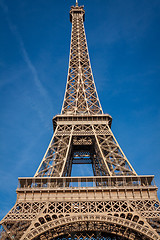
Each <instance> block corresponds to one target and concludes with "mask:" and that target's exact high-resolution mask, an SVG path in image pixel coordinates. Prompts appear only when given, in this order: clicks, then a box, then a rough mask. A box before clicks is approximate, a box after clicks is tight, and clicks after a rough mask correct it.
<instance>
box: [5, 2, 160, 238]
mask: <svg viewBox="0 0 160 240" xmlns="http://www.w3.org/2000/svg"><path fill="white" fill-rule="evenodd" d="M84 16H85V11H84V7H83V6H78V1H76V6H73V7H71V10H70V21H71V23H72V33H71V46H70V58H69V69H68V77H67V84H66V91H65V95H64V101H63V105H62V110H61V114H60V115H56V116H55V117H54V118H53V129H54V134H53V137H52V139H51V142H50V144H49V146H48V148H47V151H46V153H45V155H44V157H43V159H42V161H41V163H40V165H39V167H38V169H37V171H36V173H35V175H34V177H28V178H19V179H18V181H19V184H18V188H17V200H16V203H15V205H14V207H13V208H12V209H11V210H10V211H9V213H8V214H7V215H6V216H5V217H4V218H3V219H2V220H1V225H2V227H3V230H2V232H1V239H3V240H8V239H10V240H11V239H14V240H62V239H63V240H64V239H74V240H75V239H77V240H78V239H83V240H85V239H92V240H94V239H99V240H101V239H104V240H108V239H109V240H116V239H117V240H124V239H130V240H158V239H160V237H159V234H160V203H159V201H158V198H157V187H156V186H155V184H154V176H152V175H147V176H141V175H140V176H139V175H137V173H136V172H135V170H134V169H133V167H132V165H131V163H130V162H129V161H128V159H127V157H126V156H125V154H124V153H123V151H122V149H121V148H120V146H119V144H118V142H117V140H116V138H115V136H114V135H113V133H112V131H111V123H112V118H111V116H110V115H108V114H104V113H103V110H102V107H101V104H100V101H99V98H98V94H97V91H96V87H95V83H94V78H93V74H92V69H91V64H90V59H89V53H88V47H87V41H86V35H85V30H84ZM86 163H87V164H91V166H92V169H93V175H94V176H93V177H88V176H85V177H72V175H71V172H72V166H73V164H86Z"/></svg>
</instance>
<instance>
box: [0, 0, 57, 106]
mask: <svg viewBox="0 0 160 240" xmlns="http://www.w3.org/2000/svg"><path fill="white" fill-rule="evenodd" d="M0 6H1V8H2V9H3V12H4V14H5V17H6V20H7V23H8V26H9V28H10V30H11V32H12V34H13V35H14V36H15V38H16V40H17V42H18V44H19V47H20V50H21V53H22V57H23V59H24V61H25V63H26V64H27V67H28V68H29V70H30V72H31V74H32V76H33V81H34V83H35V85H36V87H37V90H38V91H39V93H40V95H41V96H42V97H43V98H44V99H45V101H46V102H47V105H48V106H49V108H50V109H51V108H52V102H51V100H50V98H49V94H48V93H47V91H46V89H45V88H44V86H43V85H42V83H41V81H40V79H39V77H38V73H37V70H36V68H35V66H34V65H33V63H32V61H31V59H30V58H29V55H28V53H27V51H26V48H25V46H24V42H23V40H22V37H21V35H20V33H19V32H18V30H17V27H16V25H15V24H13V22H12V21H11V19H10V16H9V10H8V7H7V5H6V4H5V3H4V2H3V0H0Z"/></svg>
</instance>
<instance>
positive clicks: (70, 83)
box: [61, 1, 103, 115]
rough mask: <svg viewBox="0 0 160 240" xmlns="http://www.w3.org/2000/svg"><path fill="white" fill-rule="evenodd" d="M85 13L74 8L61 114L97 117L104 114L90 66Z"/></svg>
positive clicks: (81, 8)
mask: <svg viewBox="0 0 160 240" xmlns="http://www.w3.org/2000/svg"><path fill="white" fill-rule="evenodd" d="M84 16H85V11H84V7H83V6H78V1H76V6H72V7H71V10H70V21H71V22H72V36H71V46H70V60H69V69H68V79H67V85H66V92H65V96H64V102H63V106H62V112H61V114H71V115H81V114H82V115H93V114H94V115H95V114H102V113H103V112H102V107H101V105H100V101H99V99H98V94H97V91H96V87H95V83H94V79H93V74H92V69H91V65H90V59H89V53H88V47H87V41H86V35H85V30H84V24H83V22H84Z"/></svg>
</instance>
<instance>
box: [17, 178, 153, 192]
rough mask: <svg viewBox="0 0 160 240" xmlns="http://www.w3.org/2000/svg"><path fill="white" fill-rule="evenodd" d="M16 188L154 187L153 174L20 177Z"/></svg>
mask: <svg viewBox="0 0 160 240" xmlns="http://www.w3.org/2000/svg"><path fill="white" fill-rule="evenodd" d="M18 181H19V183H18V188H17V190H24V189H35V190H36V189H37V190H38V189H58V188H65V189H66V188H75V189H76V188H95V187H96V188H130V187H131V188H134V187H135V188H137V187H140V188H150V187H154V188H156V185H155V182H154V176H153V175H147V176H112V177H110V176H98V177H97V176H95V177H41V178H40V177H28V178H25V177H22V178H19V179H18Z"/></svg>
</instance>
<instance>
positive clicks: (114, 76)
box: [0, 0, 160, 218]
mask: <svg viewBox="0 0 160 240" xmlns="http://www.w3.org/2000/svg"><path fill="white" fill-rule="evenodd" d="M74 3H75V1H73V0H47V1H46V0H34V1H32V0H14V1H13V0H0V29H1V37H0V109H1V118H0V143H1V144H0V161H1V168H0V182H1V184H0V218H2V217H3V216H4V215H5V214H6V213H7V212H8V211H9V210H10V208H11V207H12V206H13V205H14V203H15V201H16V192H15V191H16V187H17V182H18V181H17V179H18V177H22V176H24V177H25V176H33V175H34V173H35V171H36V169H37V167H38V165H39V164H40V162H41V159H42V157H43V155H44V153H45V151H46V148H47V146H48V144H49V141H50V138H51V136H52V133H53V130H52V117H53V116H54V115H56V114H58V113H60V111H61V106H62V102H63V97H64V91H65V84H66V79H67V68H68V59H69V45H70V33H71V23H70V22H69V10H70V6H71V5H73V4H74ZM79 3H80V4H81V5H85V10H86V18H85V19H86V20H85V29H86V35H87V41H88V47H89V53H90V58H91V64H92V69H93V74H94V78H95V82H96V87H97V91H98V95H99V98H100V101H101V104H102V107H103V111H104V112H105V113H109V114H110V115H111V116H112V117H113V124H112V130H113V133H114V134H115V136H116V138H117V140H118V142H119V144H120V146H121V147H122V149H123V151H124V152H125V154H126V156H127V158H128V159H129V161H130V162H131V164H132V166H133V167H134V169H135V170H136V172H137V173H138V174H142V175H143V174H153V175H155V180H156V184H157V186H159V188H160V157H159V149H160V110H159V105H160V94H159V93H160V44H159V43H160V31H159V26H160V1H159V0H154V1H151V0H129V1H128V0H80V1H79ZM81 171H82V172H83V169H81ZM88 174H89V173H88ZM158 195H159V196H160V190H159V192H158Z"/></svg>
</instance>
